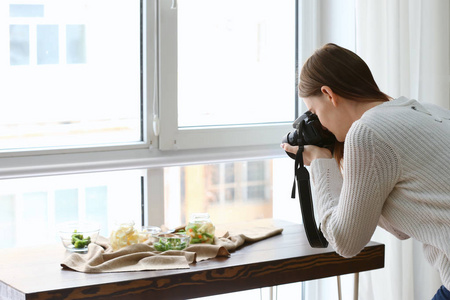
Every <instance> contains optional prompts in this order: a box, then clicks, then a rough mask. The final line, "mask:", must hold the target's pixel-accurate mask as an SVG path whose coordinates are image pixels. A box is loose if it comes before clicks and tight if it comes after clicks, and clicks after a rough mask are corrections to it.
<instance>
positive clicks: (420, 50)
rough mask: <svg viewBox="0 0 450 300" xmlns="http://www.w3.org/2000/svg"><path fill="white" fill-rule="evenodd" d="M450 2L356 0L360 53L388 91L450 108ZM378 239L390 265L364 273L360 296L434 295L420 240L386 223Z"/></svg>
mask: <svg viewBox="0 0 450 300" xmlns="http://www.w3.org/2000/svg"><path fill="white" fill-rule="evenodd" d="M449 2H450V1H448V0H355V16H356V17H355V19H356V25H355V26H356V37H355V44H356V53H358V55H360V56H361V57H362V58H363V59H364V60H365V61H366V63H367V64H368V65H369V67H370V69H371V70H372V72H373V75H374V77H375V80H376V81H377V83H378V85H379V87H380V89H381V90H382V91H383V92H385V93H387V94H388V95H390V96H391V97H393V98H397V97H399V96H406V97H409V98H413V99H417V100H419V101H422V102H430V103H434V104H437V105H440V106H442V107H445V108H447V109H448V108H450V89H449V87H450V84H449V81H450V71H449V70H450V46H449V44H450V39H449V36H450V30H449V20H448V18H449V16H450V4H449ZM372 240H375V241H379V242H381V243H384V244H385V245H386V259H385V268H384V269H381V270H377V271H372V272H365V273H362V274H361V276H360V299H364V300H372V299H373V300H375V299H385V300H391V299H392V300H394V299H395V300H399V299H404V300H406V299H408V300H411V299H416V300H422V299H431V298H432V296H433V295H434V294H435V293H436V290H437V289H438V288H439V287H440V285H441V281H440V278H439V275H438V273H437V272H436V271H435V270H434V269H433V268H432V267H431V266H430V265H429V264H428V263H427V262H426V261H425V259H424V256H423V254H422V245H421V244H420V243H419V242H417V241H413V240H407V241H400V240H397V239H396V238H394V237H393V236H392V235H391V234H389V233H387V232H385V231H384V230H383V229H380V228H379V229H377V231H376V232H375V235H374V236H373V238H372Z"/></svg>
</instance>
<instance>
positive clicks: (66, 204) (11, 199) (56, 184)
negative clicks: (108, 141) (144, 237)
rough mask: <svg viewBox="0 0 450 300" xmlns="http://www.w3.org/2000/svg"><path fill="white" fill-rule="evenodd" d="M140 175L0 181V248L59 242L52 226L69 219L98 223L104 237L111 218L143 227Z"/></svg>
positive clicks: (128, 173) (107, 232) (111, 222)
mask: <svg viewBox="0 0 450 300" xmlns="http://www.w3.org/2000/svg"><path fill="white" fill-rule="evenodd" d="M144 174H145V173H144V172H143V171H139V170H136V171H122V172H106V173H93V174H81V175H64V176H50V177H41V178H37V177H32V178H21V179H9V180H2V181H1V185H0V248H11V247H22V246H31V245H39V244H49V243H52V242H58V239H59V237H58V235H57V229H56V228H57V225H58V224H60V223H62V222H66V221H73V220H78V219H81V220H91V221H95V222H98V223H99V224H100V228H101V231H100V234H101V235H103V236H105V237H108V236H109V233H110V231H111V230H112V228H113V226H114V223H115V221H116V220H123V219H124V218H127V219H130V220H134V221H135V222H136V224H137V226H139V225H141V223H142V209H141V204H142V194H141V182H142V181H141V178H142V176H145V175H144Z"/></svg>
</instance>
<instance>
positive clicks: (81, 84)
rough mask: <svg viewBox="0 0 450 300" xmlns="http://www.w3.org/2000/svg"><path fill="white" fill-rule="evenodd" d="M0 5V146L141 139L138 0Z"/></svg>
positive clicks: (8, 148)
mask: <svg viewBox="0 0 450 300" xmlns="http://www.w3.org/2000/svg"><path fill="white" fill-rule="evenodd" d="M0 5H1V6H2V7H1V10H2V11H5V12H9V14H8V15H6V18H3V17H2V21H1V23H0V24H1V26H2V27H3V28H9V30H8V34H7V35H0V38H1V39H2V41H4V42H6V41H7V40H9V48H6V51H7V52H9V53H5V52H0V53H1V54H2V55H4V54H7V55H8V56H9V64H8V65H2V67H1V68H0V76H1V77H2V78H8V84H6V85H4V86H3V88H2V89H1V91H0V98H1V99H8V105H6V106H4V107H3V108H2V110H1V112H0V144H1V145H2V146H1V151H4V152H5V151H9V152H12V151H14V152H17V151H22V150H30V149H46V148H47V149H48V148H55V147H57V148H68V147H70V148H73V147H86V146H89V147H92V146H93V145H104V144H116V145H117V144H120V143H128V144H129V143H139V142H143V141H144V132H143V118H144V116H143V114H142V107H143V102H142V101H143V99H142V84H141V74H142V59H141V50H142V45H141V35H142V28H141V27H142V26H141V25H142V21H141V3H140V1H139V0H132V1H124V0H114V1H107V0H102V1H88V0H82V1H75V0H69V1H64V2H58V1H51V0H42V1H39V4H22V2H21V1H14V0H9V1H2V3H1V4H0ZM105 7H108V9H105ZM118 19H120V20H121V21H120V22H118V21H117V20H118ZM2 32H4V31H2ZM1 51H5V50H1Z"/></svg>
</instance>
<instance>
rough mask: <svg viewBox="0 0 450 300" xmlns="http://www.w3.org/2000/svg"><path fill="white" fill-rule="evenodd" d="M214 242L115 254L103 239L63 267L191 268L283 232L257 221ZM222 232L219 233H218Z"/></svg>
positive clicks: (88, 269) (72, 256) (104, 269)
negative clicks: (182, 247)
mask: <svg viewBox="0 0 450 300" xmlns="http://www.w3.org/2000/svg"><path fill="white" fill-rule="evenodd" d="M231 227H236V228H237V229H234V230H233V229H231V230H227V231H226V233H225V234H224V235H223V236H221V237H217V236H216V238H215V239H214V244H212V245H210V244H194V245H190V246H189V247H187V248H186V249H184V250H182V251H180V250H169V251H165V252H159V251H156V250H155V248H153V246H152V244H151V243H149V244H145V243H142V244H135V245H130V246H127V247H125V248H122V249H120V250H117V251H113V250H112V248H111V246H110V245H109V240H108V239H107V238H105V237H102V236H100V237H99V238H98V239H97V241H96V243H91V244H90V245H89V247H88V249H89V251H88V253H86V254H79V253H72V254H70V255H69V256H67V257H66V258H65V259H64V261H63V262H62V263H61V266H62V267H63V268H68V269H72V270H75V271H79V272H85V273H101V272H127V271H145V270H169V269H187V268H189V264H192V263H195V262H199V261H202V260H206V259H210V258H215V257H221V256H222V257H228V256H230V252H233V251H235V250H236V249H238V248H239V247H240V246H242V245H244V244H245V243H254V242H257V241H260V240H263V239H266V238H269V237H271V236H274V235H277V234H280V233H281V232H282V231H283V229H282V228H277V227H275V226H273V225H272V224H271V222H267V221H261V220H259V221H255V222H252V223H247V224H245V225H243V226H239V225H238V226H236V225H233V226H231ZM217 232H218V231H216V233H217Z"/></svg>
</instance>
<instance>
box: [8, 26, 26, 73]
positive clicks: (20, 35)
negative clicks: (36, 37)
mask: <svg viewBox="0 0 450 300" xmlns="http://www.w3.org/2000/svg"><path fill="white" fill-rule="evenodd" d="M29 31H30V30H29V26H28V25H9V47H10V56H9V57H10V58H9V63H10V64H11V66H16V65H28V64H29V63H30V36H29Z"/></svg>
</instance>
